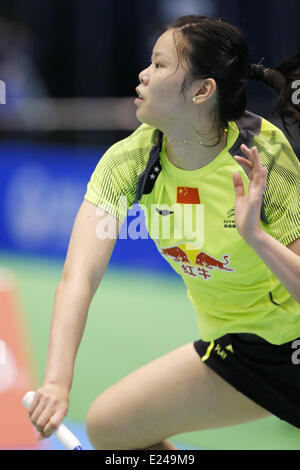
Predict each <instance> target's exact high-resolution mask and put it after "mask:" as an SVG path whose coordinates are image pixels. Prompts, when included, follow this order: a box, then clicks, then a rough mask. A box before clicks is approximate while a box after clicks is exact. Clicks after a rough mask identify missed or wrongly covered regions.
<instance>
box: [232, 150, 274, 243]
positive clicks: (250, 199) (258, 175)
mask: <svg viewBox="0 0 300 470" xmlns="http://www.w3.org/2000/svg"><path fill="white" fill-rule="evenodd" d="M241 150H242V151H243V153H244V154H245V155H247V157H248V159H249V160H248V159H246V158H243V157H240V156H235V157H234V158H235V160H236V161H237V162H238V163H240V164H241V165H242V166H243V167H244V168H246V169H248V171H249V174H250V182H249V187H248V194H245V190H244V184H243V181H242V177H241V175H240V174H239V173H234V175H233V184H234V187H235V195H236V199H235V223H236V227H237V229H238V231H239V233H240V235H241V236H242V237H243V238H244V239H245V241H246V242H247V243H248V244H251V241H253V240H255V237H256V236H257V235H258V234H259V232H260V230H262V229H261V225H260V211H261V205H262V197H263V194H264V190H265V187H266V179H267V168H265V167H263V165H262V163H261V160H260V158H259V155H258V151H257V148H256V147H252V149H249V148H248V147H247V146H246V145H244V144H243V145H242V146H241Z"/></svg>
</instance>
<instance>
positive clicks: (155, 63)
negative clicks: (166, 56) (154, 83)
mask: <svg viewBox="0 0 300 470" xmlns="http://www.w3.org/2000/svg"><path fill="white" fill-rule="evenodd" d="M149 62H150V64H152V60H149ZM153 64H154V67H155V68H157V67H162V65H161V64H158V63H157V62H153Z"/></svg>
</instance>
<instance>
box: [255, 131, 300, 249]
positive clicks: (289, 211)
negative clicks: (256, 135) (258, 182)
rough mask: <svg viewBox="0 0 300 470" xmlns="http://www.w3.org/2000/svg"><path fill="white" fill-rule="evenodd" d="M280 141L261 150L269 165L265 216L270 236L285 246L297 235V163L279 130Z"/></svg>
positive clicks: (299, 206) (299, 214)
mask: <svg viewBox="0 0 300 470" xmlns="http://www.w3.org/2000/svg"><path fill="white" fill-rule="evenodd" d="M280 133H281V138H280V141H279V142H278V141H277V143H276V144H275V143H274V144H273V145H272V147H271V148H270V150H269V151H266V150H265V151H263V150H262V154H261V152H259V153H260V155H262V161H263V163H265V165H266V166H267V168H268V176H267V184H266V189H265V193H264V205H265V215H266V218H267V221H268V227H269V229H270V230H271V233H272V235H273V236H274V238H276V239H277V240H278V241H280V242H281V243H282V244H283V245H285V246H287V245H289V244H290V243H292V242H293V241H295V240H296V239H298V238H300V162H299V160H298V158H297V156H296V154H295V153H294V151H293V149H292V147H291V145H290V143H289V142H288V140H287V139H286V137H285V136H284V134H283V133H282V132H281V131H280Z"/></svg>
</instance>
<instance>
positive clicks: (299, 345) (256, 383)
mask: <svg viewBox="0 0 300 470" xmlns="http://www.w3.org/2000/svg"><path fill="white" fill-rule="evenodd" d="M194 347H195V349H196V351H197V353H198V354H199V355H200V357H201V359H202V361H203V362H204V363H205V364H206V365H207V366H208V367H210V368H211V369H212V370H213V371H215V372H216V373H217V374H218V375H219V376H221V377H222V378H223V379H224V380H225V381H226V382H228V383H229V384H230V385H232V386H233V387H234V388H235V389H236V390H238V391H239V392H241V393H242V394H243V395H245V396H247V397H248V398H250V399H251V400H252V401H254V402H255V403H257V404H258V405H260V406H262V407H263V408H265V409H266V410H267V411H269V412H270V413H272V414H274V415H275V416H277V417H278V418H280V419H282V420H284V421H287V422H288V423H290V424H292V425H293V426H296V427H297V428H300V338H299V339H295V340H293V341H290V342H288V343H285V344H282V345H280V346H277V345H274V344H271V343H268V342H267V341H265V340H264V339H262V338H260V337H259V336H256V335H252V334H248V333H241V334H227V335H225V336H222V337H221V338H219V339H217V340H215V341H213V342H205V341H201V340H199V341H195V342H194Z"/></svg>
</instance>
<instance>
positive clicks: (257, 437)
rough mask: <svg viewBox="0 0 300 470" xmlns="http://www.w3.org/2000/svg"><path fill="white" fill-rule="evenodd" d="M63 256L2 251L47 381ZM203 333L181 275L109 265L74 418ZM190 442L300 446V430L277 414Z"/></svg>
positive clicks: (181, 438) (185, 437) (84, 352)
mask: <svg viewBox="0 0 300 470" xmlns="http://www.w3.org/2000/svg"><path fill="white" fill-rule="evenodd" d="M62 266H63V262H58V261H51V260H45V259H37V258H30V257H19V256H11V255H8V254H5V253H0V267H5V268H8V269H10V270H11V271H12V272H13V273H14V274H15V276H16V279H17V285H18V288H19V294H20V301H21V308H22V310H23V314H24V318H25V324H26V328H27V334H28V336H29V337H30V341H31V344H32V353H33V358H34V361H35V365H36V371H37V378H38V382H39V384H40V383H41V382H42V380H43V374H44V366H45V361H46V354H47V344H48V334H49V327H50V321H51V314H52V307H53V300H54V292H55V289H56V286H57V284H58V281H59V279H60V275H61V271H62ZM196 339H198V331H197V327H196V320H195V314H194V311H193V307H192V305H191V303H190V301H189V300H188V298H187V295H186V292H185V288H184V285H183V283H182V281H181V279H180V278H179V277H178V279H176V278H173V277H172V278H169V277H166V276H164V275H161V274H158V273H153V272H152V273H150V272H147V271H134V270H130V269H116V268H115V267H109V268H108V270H107V272H106V275H105V277H104V279H103V281H102V283H101V285H100V287H99V289H98V291H97V293H96V294H95V297H94V299H93V301H92V304H91V307H90V311H89V317H88V322H87V326H86V330H85V334H84V336H83V340H82V342H81V345H80V349H79V352H78V356H77V360H76V365H75V374H74V381H73V386H72V391H71V398H70V399H71V401H70V409H69V413H68V419H70V420H73V421H76V422H79V423H80V422H84V418H85V415H86V412H87V410H88V408H89V405H90V403H91V402H92V401H93V400H94V398H95V397H96V396H97V395H98V394H99V393H101V391H103V390H105V389H106V388H107V387H109V386H110V385H112V384H113V383H115V382H117V381H118V380H120V379H121V378H122V377H124V376H125V375H127V374H128V373H130V372H132V371H133V370H135V369H137V368H138V367H141V366H142V365H144V364H146V363H148V362H150V361H152V360H153V359H156V358H158V357H160V356H161V355H163V354H165V353H167V352H169V351H171V350H172V349H175V348H177V347H179V346H181V345H183V344H186V343H188V342H191V341H194V340H196ZM171 440H172V441H173V442H174V443H175V444H176V443H181V444H182V445H183V446H184V447H186V448H199V449H219V450H223V449H228V450H229V449H234V450H238V449H245V450H246V449H252V450H254V449H265V450H268V449H279V450H283V449H297V450H299V449H300V430H298V429H296V428H294V427H293V426H291V425H289V424H287V423H285V422H282V421H281V420H279V419H278V418H275V417H270V418H267V419H264V420H261V421H256V422H251V423H246V424H243V425H239V426H234V427H228V428H223V429H217V430H209V431H199V432H195V433H188V434H180V435H177V436H174V438H173V439H171Z"/></svg>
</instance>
